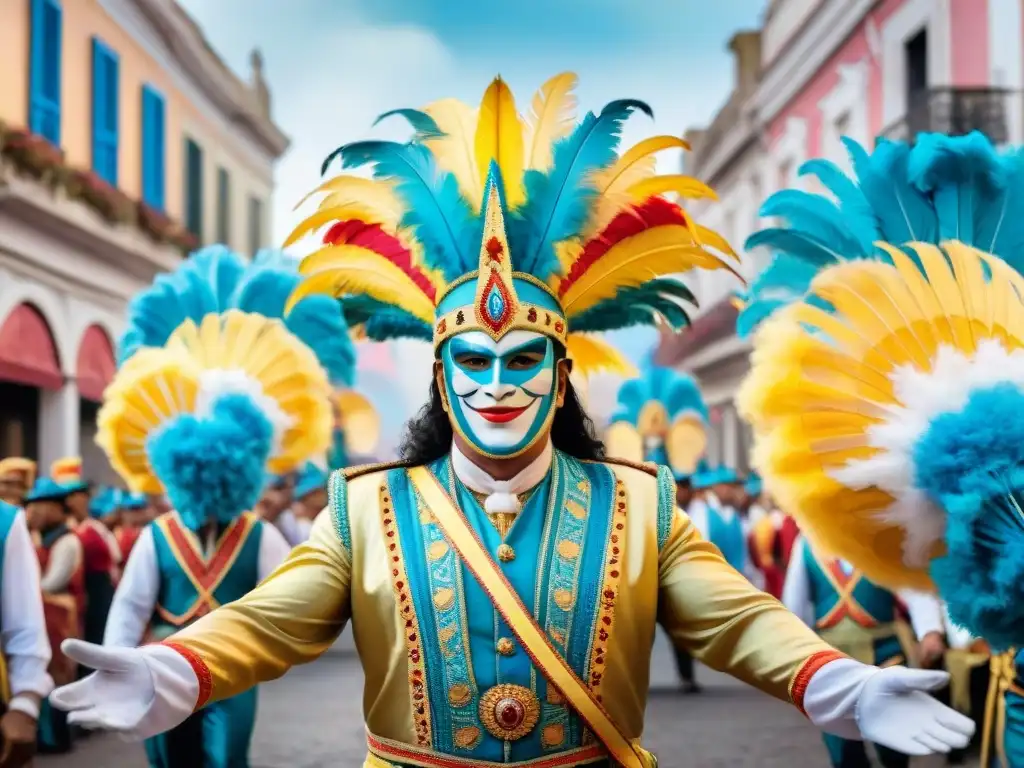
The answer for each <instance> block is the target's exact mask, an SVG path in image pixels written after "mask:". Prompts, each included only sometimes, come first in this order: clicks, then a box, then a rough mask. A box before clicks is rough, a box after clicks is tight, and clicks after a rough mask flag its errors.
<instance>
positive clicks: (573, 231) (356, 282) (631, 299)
mask: <svg viewBox="0 0 1024 768" xmlns="http://www.w3.org/2000/svg"><path fill="white" fill-rule="evenodd" d="M575 85H576V77H575V75H573V74H571V73H564V74H561V75H557V76H556V77H554V78H552V79H551V80H549V81H548V82H547V83H546V84H545V85H544V86H543V87H542V88H541V90H540V91H539V92H538V94H537V95H536V96H535V97H534V99H533V103H532V111H531V114H530V115H529V116H528V117H527V118H525V119H524V118H522V117H521V116H520V115H519V113H518V112H517V110H516V105H515V100H514V98H513V96H512V93H511V91H510V90H509V89H508V87H507V86H506V85H505V83H504V82H503V81H502V80H501V79H500V78H498V79H496V80H494V82H493V83H491V85H490V87H489V88H488V89H487V92H486V93H485V94H484V97H483V100H482V102H481V104H480V107H479V109H474V108H472V107H469V106H467V105H465V104H462V103H460V102H458V101H455V100H451V99H448V100H444V101H439V102H436V103H434V104H431V105H429V106H427V107H426V108H425V109H423V110H412V109H401V110H395V111H394V112H389V113H387V115H383V116H382V118H383V117H387V116H390V115H393V114H396V115H400V116H402V117H404V118H406V119H407V120H408V121H409V122H410V124H411V125H412V127H413V128H414V129H415V131H416V134H415V136H414V137H413V139H412V141H410V142H409V143H407V144H399V143H394V142H386V141H364V142H357V143H354V144H348V145H345V146H343V147H340V148H339V149H338V150H336V151H335V152H333V153H331V155H330V156H329V157H328V158H327V160H326V161H325V162H324V166H323V170H324V172H326V170H327V168H328V167H329V165H330V163H331V162H332V161H333V160H334V159H335V158H336V157H340V158H341V162H342V165H343V167H344V168H359V167H362V166H365V165H369V164H373V165H374V170H373V179H366V178H362V177H356V176H351V175H341V176H337V177H335V178H333V179H330V180H328V181H326V182H324V183H323V184H322V185H321V186H320V187H319V188H318V189H317V190H316V191H317V192H320V193H324V194H325V196H324V198H323V199H322V201H321V202H320V205H319V208H318V210H317V211H316V212H315V213H313V214H312V215H311V216H309V217H308V218H307V219H305V220H304V221H303V222H302V223H301V224H299V226H298V227H297V228H296V229H295V231H294V232H293V233H292V235H291V236H290V237H289V238H288V241H287V242H286V243H285V246H286V247H287V246H288V245H289V244H291V243H294V242H295V241H297V240H298V239H300V238H301V237H303V236H305V235H307V234H310V233H312V232H315V231H316V230H318V229H319V228H320V227H322V226H324V225H327V224H330V227H329V228H328V229H327V231H326V233H325V234H324V235H323V247H321V248H320V249H319V250H317V251H316V252H315V253H313V254H311V255H310V256H308V257H307V258H306V259H305V260H304V261H303V263H302V266H301V272H302V273H303V274H304V275H305V276H306V280H305V282H304V283H303V284H302V286H300V288H299V289H298V291H297V292H296V293H295V295H294V296H293V300H298V299H300V298H302V297H303V296H307V295H309V294H311V293H317V292H325V293H329V294H331V295H334V296H337V297H339V298H341V299H342V301H343V304H344V306H345V312H346V317H347V318H348V320H349V322H350V323H351V324H352V325H362V326H363V328H364V330H365V333H366V335H367V336H368V337H369V338H371V339H374V340H385V339H390V338H399V337H415V338H422V339H430V340H432V341H433V343H434V347H435V349H436V348H437V347H438V346H439V345H440V344H441V343H442V342H444V341H445V340H446V339H447V338H449V337H450V336H452V335H454V334H456V333H462V332H464V331H467V330H480V331H484V332H486V333H488V334H489V335H490V336H492V337H493V338H496V339H497V338H499V337H501V336H502V335H504V334H505V333H508V332H509V331H511V330H514V329H529V330H533V331H537V332H540V333H543V334H545V335H547V336H549V337H551V338H553V339H555V340H556V341H558V342H560V343H561V344H564V345H566V346H567V347H568V349H569V354H570V356H571V357H574V359H576V362H577V365H579V366H580V367H582V368H590V369H595V368H601V367H604V368H609V367H610V368H616V369H618V370H628V369H629V366H628V364H627V363H625V361H624V360H623V359H622V358H621V357H620V356H619V355H618V353H617V352H615V351H614V349H613V348H611V347H610V346H608V345H606V344H603V343H602V342H599V341H598V340H597V339H595V338H593V337H589V338H588V337H586V336H579V334H588V333H592V332H599V331H609V330H615V329H618V328H623V327H627V326H631V325H641V324H656V323H666V324H667V325H669V326H671V327H673V328H678V327H681V326H682V325H684V324H685V323H686V322H687V319H688V318H687V313H686V308H685V305H686V304H688V303H693V296H692V294H691V293H690V292H689V290H688V289H687V288H686V286H685V285H684V284H683V283H682V282H680V281H679V280H678V279H676V278H675V277H672V276H674V275H678V274H679V273H682V272H686V271H688V270H690V269H692V268H694V267H704V268H706V269H722V268H725V269H731V267H730V266H729V264H728V262H727V260H726V259H727V258H728V257H732V256H734V255H735V254H734V253H733V252H732V250H731V249H730V248H729V245H728V243H726V241H725V240H724V239H723V238H722V237H721V236H719V235H718V234H716V233H715V232H712V231H711V230H708V229H706V228H704V227H701V226H700V225H698V224H696V223H695V222H693V221H692V220H691V219H690V218H689V217H688V216H687V215H686V214H685V213H684V212H683V210H682V209H681V208H680V207H679V205H677V204H676V203H674V202H670V201H669V200H667V199H665V197H663V195H665V194H670V193H675V194H677V195H679V196H680V197H684V198H699V197H712V196H713V193H712V192H711V190H710V189H709V188H708V187H706V186H705V185H703V184H701V183H700V182H697V181H695V180H694V179H691V178H688V177H685V176H680V175H665V176H660V175H657V174H656V172H655V162H654V160H655V154H656V153H657V152H659V151H662V150H665V149H670V148H684V149H685V148H687V145H686V143H685V142H684V141H682V139H679V138H676V137H673V136H657V137H654V138H650V139H647V140H646V141H643V142H640V143H639V144H637V145H636V146H635V147H633V148H631V149H630V150H629V151H627V152H625V153H624V154H622V155H621V156H619V155H618V153H617V148H618V142H619V134H620V131H621V128H622V124H623V122H624V121H625V120H626V118H627V117H628V116H629V115H630V114H631V113H632V112H634V111H636V110H639V111H642V112H644V113H646V114H648V115H650V114H651V110H650V108H649V107H648V106H647V105H646V104H644V103H643V102H640V101H634V100H620V101H614V102H612V103H610V104H608V105H607V106H606V107H605V108H604V109H603V110H602V111H601V112H600V114H596V115H595V114H593V113H590V114H587V115H586V116H585V117H584V118H583V120H582V121H581V122H580V123H579V124H576V121H575V114H574V113H575V108H576V99H575V96H574V95H573V90H574V88H575ZM715 251H717V253H716V252H715ZM580 358H582V359H580Z"/></svg>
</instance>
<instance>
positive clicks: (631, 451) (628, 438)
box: [604, 421, 644, 462]
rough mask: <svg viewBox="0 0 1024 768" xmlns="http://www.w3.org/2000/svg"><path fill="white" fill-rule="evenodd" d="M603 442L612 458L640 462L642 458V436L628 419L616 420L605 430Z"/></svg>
mask: <svg viewBox="0 0 1024 768" xmlns="http://www.w3.org/2000/svg"><path fill="white" fill-rule="evenodd" d="M604 444H605V447H606V448H607V449H608V455H609V456H610V457H612V458H614V459H623V460H625V461H635V462H641V461H643V460H644V438H643V436H642V435H641V434H640V431H639V430H638V429H637V428H636V427H634V426H633V425H632V424H630V423H629V422H628V421H617V422H615V423H614V424H612V425H611V426H609V427H608V429H607V430H605V433H604Z"/></svg>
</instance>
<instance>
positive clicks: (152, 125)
mask: <svg viewBox="0 0 1024 768" xmlns="http://www.w3.org/2000/svg"><path fill="white" fill-rule="evenodd" d="M166 132H167V127H166V115H165V107H164V97H163V95H161V93H160V92H159V91H157V90H156V89H155V88H153V86H151V85H144V86H142V202H144V203H145V204H146V205H148V206H149V207H150V208H153V209H154V210H157V211H160V212H161V213H162V212H163V210H164V203H165V201H164V194H165V189H166V180H165V173H164V163H165V162H166V156H167V154H166Z"/></svg>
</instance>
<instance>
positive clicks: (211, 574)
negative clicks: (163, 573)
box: [165, 515, 253, 591]
mask: <svg viewBox="0 0 1024 768" xmlns="http://www.w3.org/2000/svg"><path fill="white" fill-rule="evenodd" d="M252 529H253V518H252V516H251V515H242V516H241V517H239V518H236V519H235V520H233V521H232V523H231V525H230V526H229V527H228V529H227V530H226V531H225V532H224V535H223V536H222V537H221V540H220V542H218V544H217V549H216V551H215V552H214V553H213V557H211V558H210V561H209V562H206V561H205V560H204V559H203V557H202V555H200V554H199V552H197V551H196V547H195V543H194V540H193V538H192V536H190V535H189V534H188V532H187V531H186V529H185V526H184V525H183V524H182V522H181V521H180V520H179V519H178V518H177V517H176V516H173V515H171V516H169V517H168V519H167V524H166V528H165V530H166V531H167V533H168V535H169V536H170V537H171V538H172V539H174V545H175V547H176V548H177V550H178V552H179V553H180V554H181V558H182V560H184V561H185V562H183V563H181V565H182V566H183V567H185V568H187V569H188V571H189V573H190V574H191V575H192V576H193V577H194V578H195V580H196V581H198V582H199V583H200V584H201V585H202V586H203V588H204V589H206V590H210V591H213V590H214V589H215V588H216V587H217V586H219V584H220V581H221V578H222V577H223V575H224V572H225V569H226V568H227V567H228V566H229V565H231V563H232V562H234V559H235V555H236V554H238V550H239V549H240V548H241V546H242V544H244V543H245V541H246V539H247V538H248V534H249V533H250V532H251V531H252Z"/></svg>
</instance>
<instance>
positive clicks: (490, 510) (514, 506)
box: [452, 439, 554, 515]
mask: <svg viewBox="0 0 1024 768" xmlns="http://www.w3.org/2000/svg"><path fill="white" fill-rule="evenodd" d="M553 455H554V449H553V448H552V446H551V440H550V439H549V440H548V442H547V444H546V445H545V446H544V450H543V451H542V452H541V453H540V455H539V456H538V457H537V458H536V459H534V460H533V461H531V462H530V463H529V464H528V465H527V466H526V467H524V468H523V469H522V471H521V472H519V474H517V475H516V476H515V477H513V478H511V479H509V480H495V479H494V478H493V477H491V476H490V475H489V474H487V472H486V471H484V470H483V469H481V468H480V467H478V466H477V465H476V464H474V463H473V462H472V460H471V459H470V458H469V457H468V456H466V455H465V454H464V453H462V451H460V450H459V447H458V446H457V445H454V444H453V445H452V471H453V472H455V476H456V477H457V478H459V481H460V482H461V483H462V484H463V485H465V486H466V487H467V488H469V490H471V491H473V492H474V493H481V494H484V495H485V496H486V498H485V499H484V510H485V511H486V512H487V514H489V515H496V514H517V513H518V512H519V510H520V503H519V499H518V496H519V495H520V494H523V493H526V492H527V491H529V490H530V489H531V488H535V487H536V486H538V485H540V483H541V481H543V480H544V477H545V476H546V475H547V473H548V471H549V470H550V469H551V459H552V456H553Z"/></svg>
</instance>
